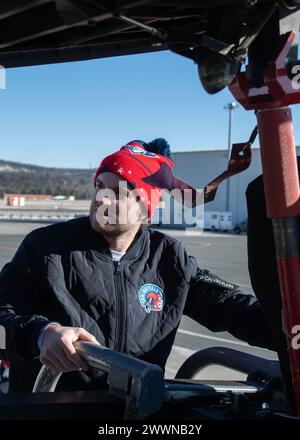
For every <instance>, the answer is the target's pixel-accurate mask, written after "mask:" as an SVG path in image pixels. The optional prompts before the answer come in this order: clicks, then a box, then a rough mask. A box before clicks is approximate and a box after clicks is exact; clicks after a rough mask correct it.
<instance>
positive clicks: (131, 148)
mask: <svg viewBox="0 0 300 440" xmlns="http://www.w3.org/2000/svg"><path fill="white" fill-rule="evenodd" d="M125 148H126V149H127V150H129V151H131V153H132V154H141V155H142V156H147V157H158V156H157V155H156V154H155V153H152V152H151V151H146V150H144V148H141V147H137V146H135V145H125Z"/></svg>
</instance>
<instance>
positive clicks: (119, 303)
mask: <svg viewBox="0 0 300 440" xmlns="http://www.w3.org/2000/svg"><path fill="white" fill-rule="evenodd" d="M114 265H115V274H114V282H115V292H116V310H117V313H116V333H115V343H114V349H115V350H117V351H119V352H122V351H123V348H124V339H125V331H126V329H125V318H126V317H125V302H124V294H125V292H123V283H122V271H121V267H120V266H121V262H120V261H115V262H114Z"/></svg>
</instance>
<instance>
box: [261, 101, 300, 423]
mask: <svg viewBox="0 0 300 440" xmlns="http://www.w3.org/2000/svg"><path fill="white" fill-rule="evenodd" d="M257 120H258V128H259V137H260V148H261V159H262V168H263V179H264V187H265V197H266V206H267V213H268V217H270V218H271V219H272V223H273V230H274V243H275V248H276V256H277V267H278V274H279V282H280V290H281V299H282V307H283V326H284V329H285V332H286V338H287V345H288V353H289V358H290V364H291V372H292V380H293V388H294V393H295V401H296V405H297V410H298V415H299V414H300V353H299V352H298V351H297V350H295V349H293V347H292V338H293V328H294V326H297V325H300V240H299V234H300V228H299V216H300V188H299V173H298V167H297V160H296V149H295V142H294V134H293V123H292V114H291V110H290V109H289V108H288V107H281V108H275V109H269V110H260V111H258V112H257Z"/></svg>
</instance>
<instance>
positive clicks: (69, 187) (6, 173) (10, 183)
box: [0, 160, 95, 199]
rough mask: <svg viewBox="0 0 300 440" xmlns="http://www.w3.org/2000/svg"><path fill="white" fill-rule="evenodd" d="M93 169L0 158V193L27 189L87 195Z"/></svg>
mask: <svg viewBox="0 0 300 440" xmlns="http://www.w3.org/2000/svg"><path fill="white" fill-rule="evenodd" d="M94 173H95V170H93V169H76V168H47V167H41V166H37V165H28V164H23V163H19V162H9V161H6V160H0V197H3V194H4V193H23V194H24V193H27V194H28V193H29V194H52V195H53V196H55V195H64V196H71V195H72V196H75V197H76V198H77V199H88V198H90V191H91V185H92V176H93V174H94Z"/></svg>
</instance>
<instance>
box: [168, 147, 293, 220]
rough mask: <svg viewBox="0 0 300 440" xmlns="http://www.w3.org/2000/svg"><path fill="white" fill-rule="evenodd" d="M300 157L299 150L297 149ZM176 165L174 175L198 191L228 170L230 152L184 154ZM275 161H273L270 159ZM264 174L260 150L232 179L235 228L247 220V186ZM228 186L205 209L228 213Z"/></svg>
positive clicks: (176, 159)
mask: <svg viewBox="0 0 300 440" xmlns="http://www.w3.org/2000/svg"><path fill="white" fill-rule="evenodd" d="M297 154H298V155H300V147H299V146H298V147H297ZM172 158H173V160H174V162H175V167H174V174H175V176H177V177H178V178H180V179H182V180H184V181H185V182H187V183H189V184H190V185H192V186H194V187H195V188H204V187H205V185H207V184H208V183H209V182H210V181H211V180H213V179H214V178H215V177H217V176H218V175H219V174H221V173H222V172H223V171H225V169H227V164H228V153H227V150H212V151H184V152H177V153H173V154H172ZM270 160H272V159H270ZM261 173H262V168H261V160H260V150H259V148H253V149H252V162H251V165H250V167H249V168H248V169H247V170H246V171H243V172H242V173H240V174H237V175H235V176H233V177H231V178H230V179H229V180H230V191H229V211H231V212H232V221H233V225H235V224H236V223H237V222H240V221H242V220H244V219H246V218H247V207H246V198H245V191H246V188H247V186H248V184H249V183H250V182H251V181H252V180H253V179H254V178H255V177H257V176H258V175H259V174H261ZM226 185H227V181H224V182H223V183H221V185H220V186H219V189H218V191H217V194H216V197H215V200H214V201H213V202H210V203H207V204H206V205H205V210H207V211H226Z"/></svg>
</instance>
